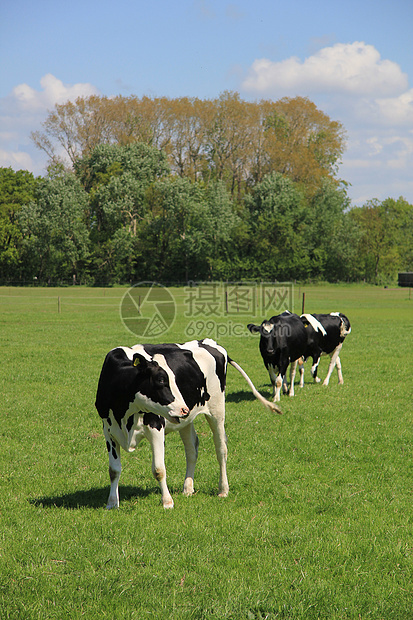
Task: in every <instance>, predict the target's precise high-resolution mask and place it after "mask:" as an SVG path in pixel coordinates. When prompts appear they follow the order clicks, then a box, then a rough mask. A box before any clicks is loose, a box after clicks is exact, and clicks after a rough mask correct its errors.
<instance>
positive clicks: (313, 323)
mask: <svg viewBox="0 0 413 620" xmlns="http://www.w3.org/2000/svg"><path fill="white" fill-rule="evenodd" d="M301 316H302V317H304V318H305V319H306V320H307V321H308V322H309V323H310V325H311V327H312V328H313V329H314V331H316V332H321V333H322V334H323V336H327V332H326V330H325V329H324V327H323V326H322V325H321V323H320V321H317V319H316V318H315V317H314V316H313V315H312V314H302V315H301Z"/></svg>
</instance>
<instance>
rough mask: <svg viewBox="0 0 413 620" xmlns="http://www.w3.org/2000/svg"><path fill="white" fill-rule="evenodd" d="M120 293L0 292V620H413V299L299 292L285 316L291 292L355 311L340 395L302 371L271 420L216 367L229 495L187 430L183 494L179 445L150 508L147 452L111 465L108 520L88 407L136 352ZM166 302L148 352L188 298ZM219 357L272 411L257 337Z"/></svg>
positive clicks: (204, 430) (98, 442) (104, 479)
mask: <svg viewBox="0 0 413 620" xmlns="http://www.w3.org/2000/svg"><path fill="white" fill-rule="evenodd" d="M125 290H126V289H122V288H113V289H106V290H104V289H83V288H76V289H75V288H65V289H51V288H48V289H39V288H32V289H28V288H26V289H18V288H0V326H1V327H0V329H1V331H0V334H1V371H0V395H1V399H0V420H1V426H0V436H1V449H0V480H1V488H0V490H1V495H0V618H1V619H2V620H3V619H8V618H10V619H19V620H21V619H26V618H27V619H39V620H43V619H51V618H55V619H58V620H62V619H71V620H73V619H78V618H87V619H96V618H99V619H104V618H107V619H111V620H121V619H137V620H141V619H144V618H151V619H165V620H167V619H168V620H180V619H197V620H200V619H205V620H206V619H208V620H209V619H217V620H220V619H224V618H225V619H231V620H236V619H240V620H241V619H245V620H263V619H266V618H268V619H275V618H277V619H278V618H280V619H281V618H283V619H287V618H288V619H298V618H299V619H306V620H307V619H317V618H323V619H328V620H333V619H339V618H340V619H344V618H351V619H363V620H364V619H374V620H378V619H383V620H390V619H400V620H409V619H413V555H412V554H413V458H412V457H413V426H412V410H413V407H412V379H411V374H412V368H413V346H412V345H413V342H412V334H413V329H412V328H413V299H410V298H409V290H408V289H382V288H377V287H368V286H353V285H349V286H306V287H301V289H300V288H299V287H298V286H296V287H295V289H294V310H295V311H296V312H298V313H300V312H301V299H302V293H303V292H305V293H306V301H305V303H306V305H305V310H306V311H307V312H330V311H336V310H339V311H341V312H344V313H345V314H347V315H348V316H349V318H350V320H351V324H352V333H351V334H350V336H349V337H348V338H347V340H346V342H345V344H344V347H343V351H342V355H341V359H342V365H343V375H344V381H345V384H344V385H343V386H338V385H337V374H336V372H334V374H333V375H332V379H331V381H330V386H329V387H327V388H325V387H323V386H321V385H316V384H314V383H313V382H312V379H311V378H310V372H309V364H307V369H306V379H307V381H306V385H305V387H304V389H302V390H300V389H299V388H298V386H297V388H296V396H295V397H294V398H288V397H285V396H284V397H282V400H281V408H282V409H283V412H284V415H283V416H274V415H272V414H271V413H270V412H269V411H268V410H266V409H265V408H264V407H262V405H261V404H260V403H259V402H258V401H256V400H255V399H254V398H253V397H252V395H250V393H249V392H248V387H247V385H246V383H245V382H244V380H243V379H242V377H241V376H240V375H239V374H238V373H237V372H236V371H235V370H234V369H233V368H230V369H229V371H228V386H227V423H226V430H227V435H228V477H229V483H230V494H229V496H228V497H227V498H226V499H221V498H218V497H217V485H218V467H217V463H216V458H215V452H214V448H213V442H212V437H211V434H210V431H209V427H208V425H207V423H206V421H205V420H204V419H203V418H201V417H200V418H198V420H197V422H196V428H197V432H198V435H199V437H200V450H199V459H198V466H197V471H196V478H195V486H196V494H195V495H194V496H193V497H190V498H187V497H183V496H182V494H181V488H182V484H183V478H184V473H185V464H184V452H183V447H182V445H181V443H180V438H179V436H178V434H177V433H174V434H172V435H169V436H168V437H167V440H166V466H167V472H168V484H169V488H170V491H171V493H172V495H173V498H174V502H175V508H174V509H173V510H172V511H164V510H163V508H162V505H161V498H160V493H159V491H158V487H157V483H156V481H155V480H154V479H153V477H152V474H151V455H150V449H149V444H147V443H142V444H141V445H140V446H139V448H138V449H137V450H136V452H135V453H133V454H132V455H128V454H125V453H122V462H123V473H122V477H121V483H120V509H119V510H117V511H113V510H112V511H106V510H105V509H104V506H105V504H106V500H107V496H108V492H109V477H108V472H107V470H108V462H107V453H106V447H105V442H104V439H103V433H102V428H101V423H100V419H99V417H98V415H97V413H96V411H95V408H94V399H95V393H96V386H97V380H98V377H99V373H100V369H101V365H102V362H103V358H104V356H105V354H106V353H107V351H108V350H109V349H111V348H112V347H114V346H116V345H119V344H126V345H130V344H135V343H136V342H137V338H134V337H133V335H132V334H131V333H129V332H128V331H127V330H126V329H125V327H124V326H123V324H122V322H121V320H120V316H119V303H120V300H121V298H122V296H123V294H124V292H125ZM171 290H173V294H174V296H175V298H176V300H177V303H178V309H179V314H178V318H177V319H176V321H175V323H174V325H173V327H172V328H171V330H170V331H169V332H168V334H167V337H164V338H161V339H160V341H165V340H167V341H171V342H175V341H178V342H182V341H184V340H185V339H186V338H185V336H184V331H185V326H186V324H187V322H188V321H187V319H184V317H183V313H182V290H178V289H171ZM238 318H239V321H240V322H243V323H245V324H246V323H248V322H249V319H248V318H245V319H244V317H237V320H238ZM261 318H268V317H261ZM197 336H198V334H197ZM220 344H222V345H223V346H225V347H226V348H227V349H228V352H229V354H230V355H231V357H232V358H234V359H235V360H236V361H238V363H240V364H241V365H242V366H243V368H244V369H245V370H246V371H247V372H248V374H249V375H250V377H251V378H252V379H253V381H254V383H255V385H256V386H257V387H258V388H259V389H260V391H261V392H262V393H263V394H264V395H266V396H267V397H269V396H270V393H271V390H270V386H269V381H268V375H267V373H266V371H265V368H264V366H263V364H262V360H261V358H260V355H259V351H258V338H257V337H256V338H254V337H253V336H251V335H249V333H248V332H247V330H245V335H244V336H243V337H240V336H235V337H234V336H233V335H229V336H225V335H224V336H223V337H222V338H220ZM327 365H328V358H323V359H322V362H321V364H320V370H319V375H320V376H321V377H322V378H323V376H324V375H325V373H326V369H327Z"/></svg>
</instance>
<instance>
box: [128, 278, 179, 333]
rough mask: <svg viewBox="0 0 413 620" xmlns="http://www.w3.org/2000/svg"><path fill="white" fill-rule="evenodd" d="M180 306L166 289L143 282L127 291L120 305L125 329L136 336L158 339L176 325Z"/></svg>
mask: <svg viewBox="0 0 413 620" xmlns="http://www.w3.org/2000/svg"><path fill="white" fill-rule="evenodd" d="M175 315H176V304H175V299H174V298H173V296H172V294H171V292H170V291H169V289H168V288H166V286H162V284H158V283H157V282H140V283H139V284H135V286H132V287H131V288H130V289H128V290H127V291H126V293H125V294H124V296H123V297H122V301H121V303H120V317H121V320H122V323H123V324H124V326H125V327H126V328H127V329H128V330H129V331H131V332H132V333H133V334H135V336H138V337H141V338H157V337H158V336H162V334H164V333H166V332H167V331H168V329H169V328H170V327H171V326H172V325H173V322H174V320H175Z"/></svg>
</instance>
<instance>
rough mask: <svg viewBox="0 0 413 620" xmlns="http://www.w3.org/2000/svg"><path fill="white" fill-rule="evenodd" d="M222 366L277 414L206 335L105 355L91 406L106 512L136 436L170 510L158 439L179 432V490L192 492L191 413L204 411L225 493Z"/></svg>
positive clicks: (194, 443) (113, 504) (114, 501)
mask: <svg viewBox="0 0 413 620" xmlns="http://www.w3.org/2000/svg"><path fill="white" fill-rule="evenodd" d="M303 329H304V328H303ZM228 363H230V364H231V365H232V366H234V368H236V369H237V370H238V371H239V372H240V373H241V374H242V376H243V377H244V378H245V380H246V381H247V382H248V384H249V386H250V388H251V390H252V392H253V394H254V395H255V396H256V398H258V399H259V400H260V401H261V402H262V403H263V404H264V405H265V406H266V407H268V408H269V409H271V410H272V411H273V412H276V413H281V411H280V410H279V409H278V407H276V406H275V405H273V403H270V402H269V401H268V400H266V399H265V398H264V397H263V396H262V395H261V394H260V393H259V392H258V391H257V390H256V389H255V387H254V385H253V383H252V381H251V379H250V378H249V377H248V375H247V374H246V373H245V372H244V371H243V369H242V368H241V367H240V366H239V365H238V364H237V363H236V362H234V361H233V360H232V359H230V358H229V357H228V354H227V352H226V351H225V349H223V348H222V347H221V346H219V345H217V343H216V342H214V341H213V340H210V339H209V338H207V339H205V340H200V341H197V340H193V341H191V342H186V343H185V344H159V345H156V344H144V345H143V344H137V345H135V346H134V347H131V348H129V347H118V348H116V349H113V350H112V351H110V352H109V353H108V354H107V356H106V359H105V361H104V363H103V367H102V371H101V374H100V378H99V384H98V389H97V395H96V408H97V410H98V413H99V415H100V417H101V418H102V419H103V430H104V435H105V439H106V446H107V450H108V453H109V477H110V481H111V487H110V494H109V499H108V503H107V508H108V509H110V508H117V507H118V506H119V489H118V487H119V478H120V474H121V461H120V447H122V448H123V449H124V450H126V451H127V452H132V451H133V450H134V449H135V448H136V446H137V445H138V444H139V442H140V441H141V439H143V438H144V437H146V438H147V439H148V440H149V442H150V444H151V448H152V473H153V475H154V476H155V478H156V480H157V481H158V482H159V485H160V489H161V493H162V503H163V506H164V508H172V507H173V500H172V497H171V495H170V493H169V490H168V487H167V484H166V470H165V461H164V439H165V435H166V434H168V433H170V432H171V431H179V433H180V435H181V439H182V441H183V443H184V447H185V455H186V476H185V482H184V488H183V492H184V494H185V495H191V494H192V493H193V492H194V472H195V465H196V460H197V456H198V443H199V442H198V437H197V434H196V432H195V429H194V426H193V421H194V419H195V417H196V416H197V415H198V414H199V413H204V414H205V416H206V419H207V421H208V423H209V426H210V427H211V430H212V433H213V437H214V444H215V451H216V455H217V459H218V463H219V467H220V479H219V495H220V497H226V495H228V479H227V472H226V461H227V444H226V435H225V428H224V420H225V383H226V372H227V364H228Z"/></svg>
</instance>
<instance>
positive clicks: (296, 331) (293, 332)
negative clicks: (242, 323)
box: [247, 311, 307, 402]
mask: <svg viewBox="0 0 413 620" xmlns="http://www.w3.org/2000/svg"><path fill="white" fill-rule="evenodd" d="M247 327H248V329H249V330H250V332H251V333H252V334H255V333H260V334H261V338H260V352H261V355H262V359H263V361H264V365H265V367H266V369H267V370H268V374H269V375H270V380H271V383H272V386H273V401H274V402H276V401H279V400H280V392H281V387H282V386H283V389H284V391H285V392H286V391H287V385H286V383H287V381H286V372H287V368H288V365H289V364H290V363H291V362H294V361H295V360H297V359H298V358H299V357H301V356H302V355H304V353H305V350H306V345H307V334H306V330H305V327H304V325H303V322H302V321H301V319H300V317H299V316H298V315H297V314H292V313H291V312H288V311H286V312H283V313H282V314H279V315H277V316H273V317H271V319H269V320H268V321H263V322H262V323H261V325H254V324H253V323H249V324H248V325H247ZM289 395H290V396H294V376H293V375H291V385H290V391H289Z"/></svg>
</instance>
